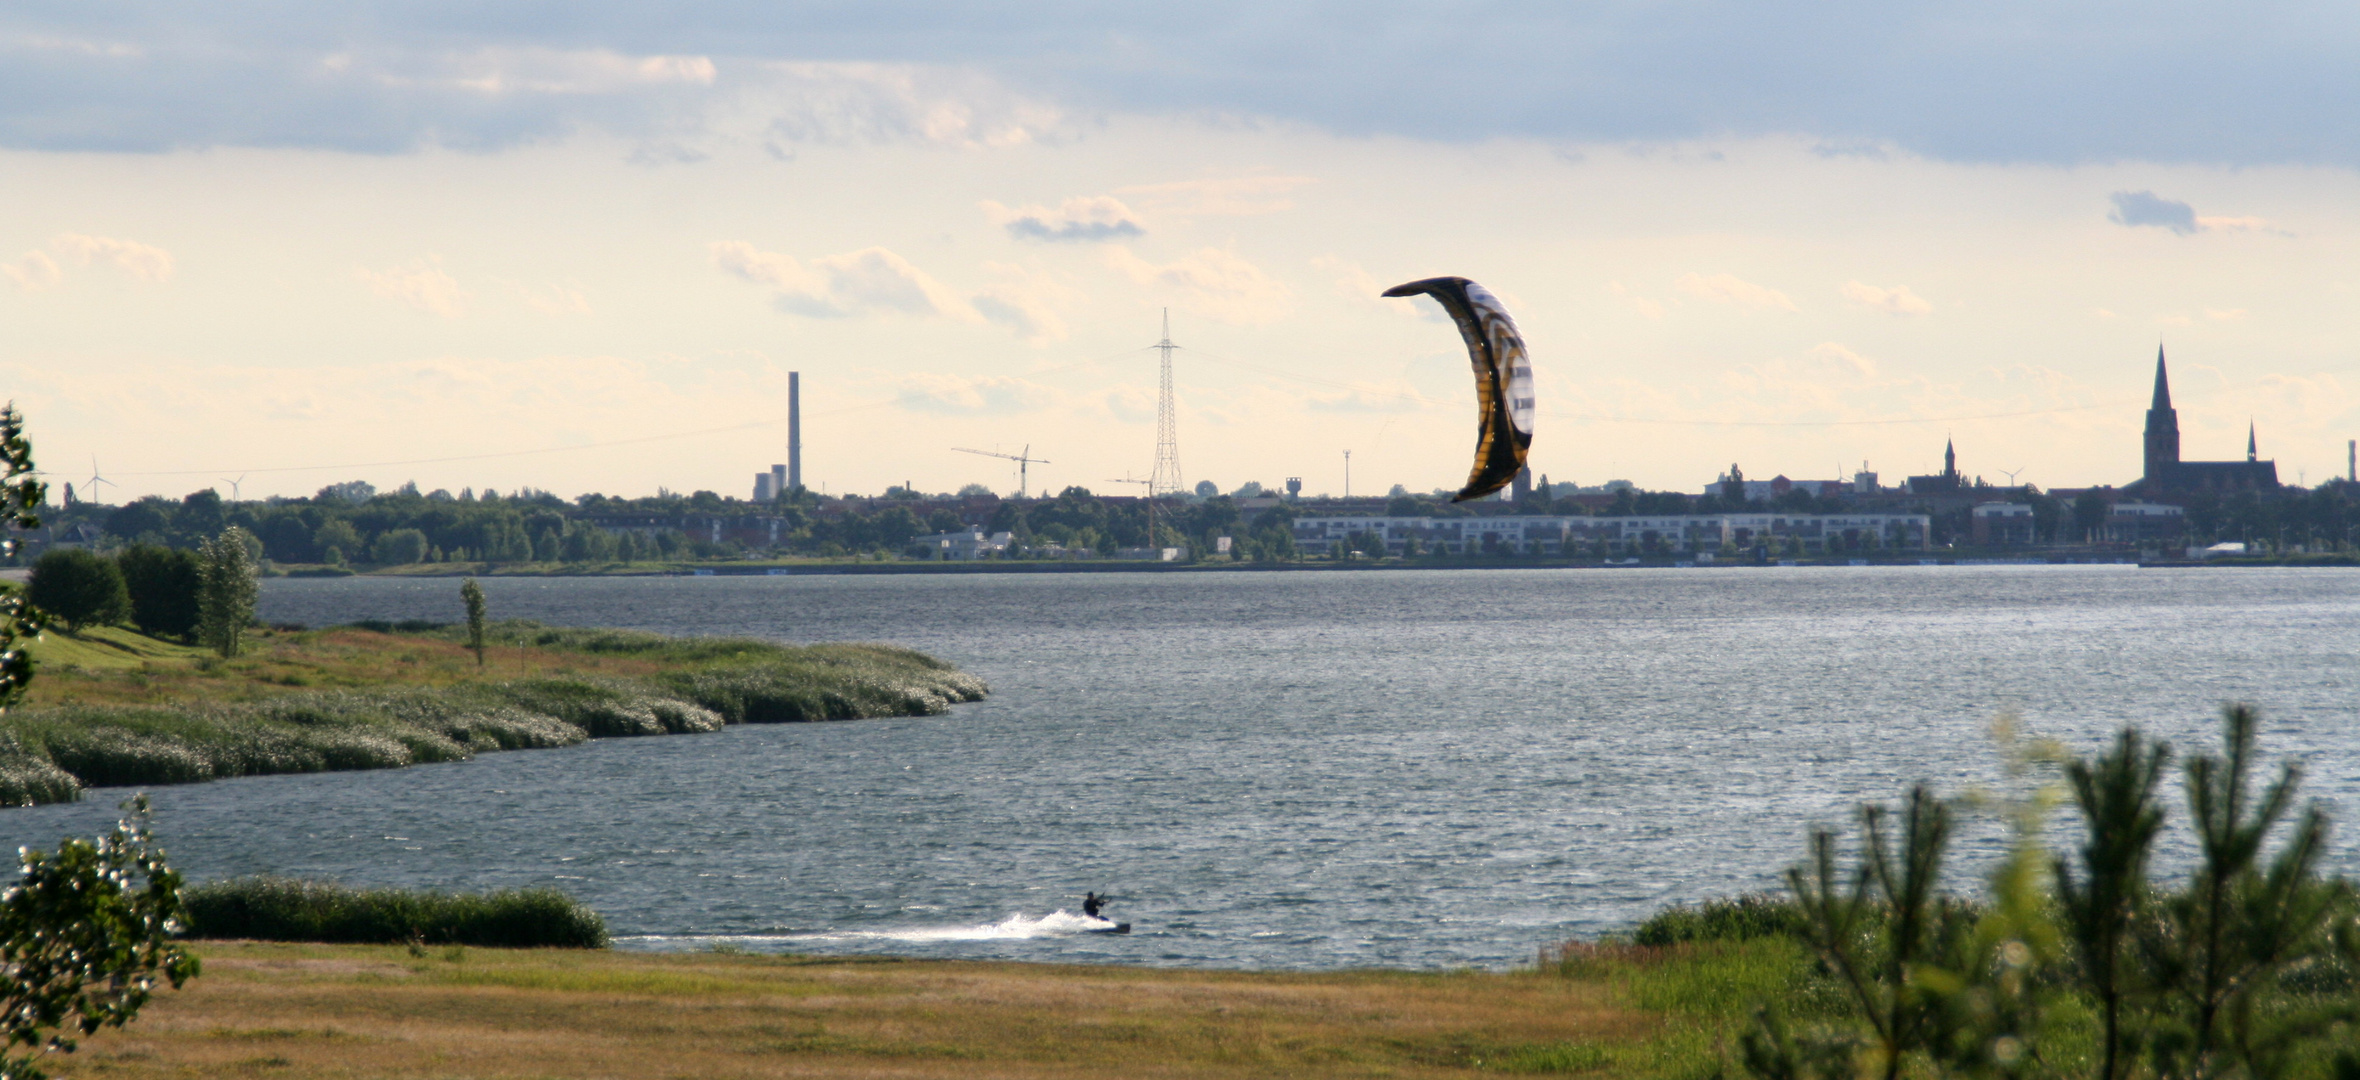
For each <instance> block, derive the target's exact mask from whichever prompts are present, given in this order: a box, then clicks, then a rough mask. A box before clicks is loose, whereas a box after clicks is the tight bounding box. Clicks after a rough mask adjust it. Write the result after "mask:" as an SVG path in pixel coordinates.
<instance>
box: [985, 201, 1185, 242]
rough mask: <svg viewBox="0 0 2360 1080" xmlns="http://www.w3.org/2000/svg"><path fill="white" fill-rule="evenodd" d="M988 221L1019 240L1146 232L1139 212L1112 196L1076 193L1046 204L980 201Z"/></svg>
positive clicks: (1120, 236)
mask: <svg viewBox="0 0 2360 1080" xmlns="http://www.w3.org/2000/svg"><path fill="white" fill-rule="evenodd" d="M982 206H983V212H984V215H985V216H987V217H989V218H991V220H992V224H994V225H998V226H1000V227H1001V228H1004V229H1006V230H1008V235H1010V236H1013V237H1015V238H1017V239H1019V240H1051V241H1056V240H1067V241H1072V240H1080V241H1092V240H1127V239H1131V238H1133V237H1139V236H1145V235H1147V228H1146V226H1144V225H1142V224H1141V223H1140V221H1139V215H1138V214H1137V213H1134V212H1133V211H1132V210H1131V208H1130V207H1128V206H1124V205H1123V202H1122V200H1121V199H1117V198H1115V197H1114V196H1112V195H1090V196H1082V195H1076V196H1074V197H1072V198H1069V199H1067V200H1065V201H1064V202H1061V203H1059V204H1057V206H1056V207H1055V208H1054V209H1052V208H1050V207H1046V206H1013V207H1012V206H1002V205H1000V204H999V203H996V202H993V201H991V200H989V199H986V200H984V202H983V203H982Z"/></svg>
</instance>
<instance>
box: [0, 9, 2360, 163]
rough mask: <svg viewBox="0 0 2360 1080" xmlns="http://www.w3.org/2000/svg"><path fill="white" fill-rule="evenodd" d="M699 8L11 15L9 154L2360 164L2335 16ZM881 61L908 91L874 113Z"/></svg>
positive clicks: (1, 96)
mask: <svg viewBox="0 0 2360 1080" xmlns="http://www.w3.org/2000/svg"><path fill="white" fill-rule="evenodd" d="M686 10H687V12H688V13H687V14H683V15H681V16H679V17H676V18H649V17H647V16H646V15H645V14H644V12H642V11H641V10H639V9H638V8H636V7H634V6H632V5H628V4H603V5H597V4H591V5H574V6H569V7H567V8H565V9H564V10H563V13H562V14H549V13H546V12H543V11H541V10H540V9H530V8H528V9H524V10H521V11H519V10H513V9H509V8H506V7H503V6H498V5H488V6H487V5H437V6H430V7H425V8H420V7H417V6H415V5H407V6H405V5H388V4H383V3H371V4H364V5H363V6H362V7H361V8H360V9H359V11H360V12H361V14H358V15H355V14H354V13H353V11H352V9H350V8H349V6H347V5H295V6H287V5H271V4H263V3H257V2H254V0H222V2H219V3H212V4H190V5H177V6H162V7H158V6H150V7H147V8H143V9H141V13H140V16H139V17H138V18H136V19H134V18H128V17H125V16H124V15H122V14H121V13H120V12H119V11H118V10H116V9H114V8H112V7H109V6H107V5H71V4H67V5H59V4H50V5H33V6H30V7H27V6H25V5H15V6H11V7H9V8H8V9H6V11H5V13H0V145H8V146H15V147H39V148H47V149H101V148H103V149H115V150H125V149H139V150H163V149H170V148H176V147H202V146H215V145H245V146H273V147H315V148H317V147H326V148H332V149H348V150H349V149H370V150H377V151H383V150H403V149H411V148H416V147H421V146H430V145H463V146H476V147H486V146H508V145H518V144H521V143H525V142H529V141H533V140H536V139H540V138H545V137H548V136H551V135H554V134H562V133H565V132H569V131H574V130H581V129H586V128H587V129H598V130H605V131H609V132H616V133H620V134H623V135H625V136H627V137H637V136H638V135H640V134H643V133H646V132H648V131H652V130H660V129H666V128H694V129H699V130H703V129H708V128H712V129H717V128H719V127H721V126H723V125H724V124H725V123H726V122H728V121H731V120H734V119H741V118H743V117H744V116H746V115H750V114H758V113H764V112H767V113H768V114H769V115H771V116H774V117H776V118H778V119H781V120H783V121H785V126H784V127H783V128H782V129H781V131H782V135H785V136H786V137H787V138H789V139H790V141H791V140H792V139H793V138H794V137H795V136H794V135H792V134H788V133H790V132H796V133H801V134H802V135H805V136H811V137H816V138H823V139H824V138H836V137H842V136H850V137H853V138H855V139H865V138H867V137H869V136H871V135H878V134H882V135H885V136H887V137H891V138H896V139H899V138H905V137H913V136H914V137H919V138H925V139H930V140H949V141H951V142H955V143H960V144H969V143H975V144H986V145H1005V143H1004V142H996V141H995V140H1002V139H1006V138H1011V137H1014V136H1015V135H1016V133H1019V132H1021V133H1025V135H1026V137H1033V136H1037V134H1038V133H1039V131H1040V128H1041V125H1040V124H1039V123H1037V122H1035V121H1034V120H1031V119H1026V118H1024V117H1022V116H1020V115H1019V113H1020V112H1021V110H1020V109H1018V108H1016V107H1014V106H1013V105H1011V104H1010V103H1015V102H1036V103H1037V102H1049V101H1054V102H1056V104H1054V105H1039V106H1038V108H1040V109H1043V110H1046V111H1052V112H1054V111H1062V110H1073V111H1079V112H1083V113H1087V114H1092V115H1095V114H1101V113H1105V112H1111V111H1120V112H1129V113H1134V114H1149V115H1162V116H1184V117H1200V118H1212V119H1214V120H1215V121H1216V122H1223V123H1230V124H1237V125H1241V126H1243V125H1250V124H1254V123H1257V122H1262V121H1268V120H1275V121H1278V122H1279V123H1282V124H1301V125H1309V126H1314V127H1318V128H1322V129H1325V130H1330V131H1335V132H1341V133H1345V134H1350V135H1356V136H1357V135H1374V136H1401V137H1409V138H1418V139H1432V140H1439V141H1449V142H1463V143H1472V142H1479V141H1483V140H1488V139H1497V138H1530V139H1537V140H1545V141H1549V142H1553V143H1559V144H1563V143H1568V142H1571V143H1616V144H1622V143H1630V142H1644V141H1680V140H1686V139H1693V138H1698V137H1704V136H1716V137H1717V136H1731V137H1737V138H1748V137H1758V136H1764V135H1778V134H1799V135H1802V136H1804V137H1806V138H1809V139H1812V140H1814V141H1815V142H1817V143H1819V144H1822V145H1827V146H1835V147H1853V146H1880V147H1881V146H1886V145H1890V146H1892V147H1895V148H1896V149H1898V150H1899V151H1901V152H1905V153H1912V154H1922V155H1928V156H1933V157H1938V158H1943V159H1947V160H1959V161H1982V162H1994V161H1996V162H2025V161H2032V162H2042V163H2051V164H2056V163H2078V162H2093V161H2120V160H2141V161H2164V162H2201V163H2206V164H2214V163H2220V164H2228V165H2247V164H2255V163H2268V162H2294V163H2312V164H2335V165H2341V166H2346V167H2349V166H2351V165H2354V164H2360V115H2355V114H2353V113H2352V112H2351V111H2350V110H2333V109H2327V110H2320V109H2299V108H2287V107H2286V104H2285V103H2286V102H2289V101H2343V100H2353V99H2355V98H2360V71H2356V69H2355V68H2354V66H2353V65H2351V64H2350V63H2349V57H2350V56H2351V55H2352V53H2353V51H2354V50H2355V48H2356V47H2360V19H2355V17H2354V16H2353V14H2352V13H2351V12H2350V11H2349V10H2348V9H2347V8H2345V7H2342V6H2337V5H2331V4H2322V3H2316V2H2313V3H2307V4H2305V3H2298V4H2293V5H2280V6H2279V7H2277V8H2273V9H2271V10H2272V13H2269V14H2265V15H2262V16H2256V17H2252V18H2241V19H2229V18H2204V17H2193V16H2183V17H2170V18H2155V19H2149V20H2146V21H2144V22H2142V23H2140V24H2139V25H2138V26H2137V27H2136V28H2135V29H2134V30H2131V31H2126V30H2125V28H2124V26H2123V25H2122V23H2121V15H2120V13H2119V11H2117V10H2116V9H2115V8H2113V7H2110V6H2107V5H2070V4H2065V5H2060V4H2055V3H2045V2H2041V0H1994V2H1993V3H1991V4H1987V5H1984V6H1982V7H1979V8H1977V9H1976V10H1977V22H1976V24H1975V25H1976V26H1977V27H1982V28H1991V27H2000V28H2005V30H2004V32H2000V31H1992V32H1969V33H1961V32H1960V30H1959V27H1960V23H1959V22H1958V15H1957V9H1956V7H1955V5H1945V4H1940V3H1934V2H1931V0H1903V2H1900V3H1871V2H1869V0H1838V2H1835V3H1829V4H1821V5H1812V6H1809V7H1808V8H1806V9H1800V10H1796V9H1791V8H1789V7H1785V6H1780V5H1763V4H1758V3H1746V2H1743V0H1700V2H1698V3H1691V4H1595V5H1565V4H1537V3H1525V4H1493V5H1483V6H1481V7H1478V8H1475V9H1462V8H1459V7H1448V6H1444V7H1416V6H1406V7H1404V6H1393V7H1381V8H1376V9H1369V10H1357V9H1355V10H1350V11H1349V13H1347V12H1346V9H1344V8H1339V7H1333V6H1315V7H1311V8H1303V9H1293V8H1289V9H1285V10H1282V11H1280V12H1277V13H1275V14H1274V13H1272V12H1271V11H1270V10H1269V9H1268V8H1267V6H1266V5H1263V4H1259V3H1255V2H1253V0H1206V2H1205V3H1201V4H1197V5H1191V6H1189V7H1187V8H1185V9H1173V8H1168V7H1162V6H1157V5H1138V4H1118V3H1111V2H1108V0H1082V2H1078V3H1068V4H1058V5H1030V6H1027V5H986V6H982V7H977V6H973V5H953V4H943V3H935V4H924V3H921V4H916V5H910V4H900V5H852V6H845V5H837V6H824V5H822V6H814V5H808V4H786V5H739V4H699V5H692V6H691V7H690V8H688V9H686ZM822 58H825V62H820V61H821V59H822ZM1273 58H1284V59H1283V62H1282V61H1277V60H1274V59H1273ZM857 64H866V65H869V66H871V67H872V68H874V69H875V70H876V71H878V72H881V73H883V74H880V75H878V76H876V77H874V78H872V79H870V81H869V84H868V85H867V86H866V87H865V88H864V87H861V86H857V85H852V84H851V83H850V82H848V80H847V79H846V75H847V71H848V69H851V68H852V67H853V66H854V65H857ZM706 65H710V66H709V67H708V66H706ZM1469 71H1480V72H1481V73H1482V74H1483V77H1482V78H1479V79H1470V78H1467V77H1466V73H1467V72H1469ZM1995 72H2004V73H2005V77H1994V74H1993V73H1995ZM814 73H816V74H814ZM896 78H899V79H903V80H906V81H907V83H908V84H909V86H908V89H907V90H906V91H905V90H903V89H901V88H899V87H897V86H895V85H894V80H895V79H896ZM814 82H816V83H818V84H819V85H817V86H815V85H812V84H813V83H814ZM1402 87H1416V88H1418V89H1417V91H1416V92H1414V93H1405V92H1402V90H1401V88H1402Z"/></svg>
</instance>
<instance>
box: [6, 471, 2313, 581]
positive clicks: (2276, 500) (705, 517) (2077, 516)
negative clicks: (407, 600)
mask: <svg viewBox="0 0 2360 1080" xmlns="http://www.w3.org/2000/svg"><path fill="white" fill-rule="evenodd" d="M1564 487H1565V485H1557V490H1563V488H1564ZM1543 490H1547V489H1543ZM1396 492H1397V494H1395V495H1394V496H1393V497H1392V498H1391V499H1389V500H1387V501H1386V504H1385V513H1386V514H1387V515H1388V516H1393V517H1452V516H1462V515H1467V514H1472V513H1475V512H1476V511H1475V510H1473V509H1471V508H1470V507H1468V506H1466V505H1464V504H1453V503H1450V502H1447V501H1445V500H1443V499H1441V498H1438V497H1435V496H1430V495H1410V494H1404V493H1399V489H1396ZM1994 497H1998V491H1997V489H1995V490H1994ZM2008 497H2009V498H2012V499H2018V500H2021V501H2027V502H2030V503H2031V504H2032V508H2033V514H2034V527H2035V532H2036V534H2037V536H2038V539H2039V540H2041V541H2043V542H2064V543H2070V542H2075V541H2078V540H2080V539H2081V538H2083V537H2085V536H2088V535H2090V534H2091V532H2092V531H2093V530H2095V529H2096V528H2097V527H2098V526H2099V525H2100V524H2101V523H2102V522H2103V521H2104V520H2105V518H2106V515H2107V513H2108V508H2109V500H2108V499H2107V498H2106V497H2105V496H2104V495H2102V494H2100V493H2097V492H2090V493H2087V494H2084V495H2082V496H2080V497H2079V498H2077V499H2067V498H2060V497H2057V496H2053V495H2049V494H2046V493H2043V492H2040V491H2038V490H2037V489H2034V490H2032V491H2030V492H2029V493H2017V492H2010V493H2009V494H2008ZM2181 502H2182V504H2183V505H2184V506H2185V507H2186V511H2187V518H2186V520H2187V525H2188V532H2189V538H2190V539H2191V540H2193V541H2199V542H2211V541H2213V540H2221V539H2229V540H2257V541H2268V542H2270V543H2272V544H2293V543H2303V544H2309V545H2313V546H2314V547H2316V546H2317V545H2320V544H2322V543H2328V544H2346V545H2348V544H2350V543H2352V542H2353V541H2354V540H2355V539H2360V537H2356V536H2355V530H2356V529H2360V485H2354V484H2351V483H2348V482H2346V481H2343V480H2332V481H2329V482H2327V483H2324V484H2321V485H2319V486H2318V487H2316V488H2309V489H2305V488H2300V487H2288V488H2285V489H2282V491H2281V492H2279V493H2277V494H2275V495H2268V496H2264V495H2261V494H2257V493H2254V492H2240V493H2236V494H2232V495H2228V496H2220V495H2213V494H2200V495H2196V496H2193V497H2190V498H2187V499H2184V500H2181ZM1319 505H1320V504H1319V503H1318V502H1316V501H1313V502H1307V503H1282V504H1280V505H1279V506H1276V507H1271V508H1268V509H1263V510H1259V511H1256V512H1253V513H1250V514H1249V513H1247V512H1244V511H1242V510H1240V508H1239V507H1238V505H1237V503H1236V501H1235V500H1234V499H1232V498H1231V497H1229V496H1214V497H1211V498H1198V499H1190V500H1182V499H1177V498H1173V499H1163V500H1158V501H1157V502H1156V504H1155V507H1154V533H1153V535H1152V536H1150V534H1149V508H1148V504H1147V503H1146V502H1145V501H1143V500H1140V499H1136V498H1121V499H1103V498H1100V497H1098V496H1096V495H1095V494H1093V493H1092V492H1090V491H1089V490H1088V489H1086V488H1081V487H1069V488H1066V489H1065V490H1064V491H1063V492H1060V493H1059V494H1058V495H1057V496H1056V497H1054V498H1048V499H1037V500H1025V501H1018V500H996V499H992V498H990V497H988V496H985V497H983V498H981V499H975V498H961V497H954V496H931V497H929V496H922V495H917V494H915V493H911V492H907V491H904V490H903V489H901V488H895V489H893V490H892V491H891V492H889V493H888V495H887V496H886V497H883V498H875V499H867V498H823V497H821V496H819V495H817V494H814V493H811V492H799V493H797V495H796V496H794V497H792V498H790V499H789V500H787V501H784V502H776V503H755V502H748V501H745V500H741V499H729V498H723V497H721V496H720V495H716V494H714V493H713V492H710V491H699V492H696V493H694V494H690V495H680V494H675V493H669V492H666V493H661V494H658V495H657V496H655V497H652V498H642V499H622V498H612V497H609V496H605V495H598V494H590V495H583V496H581V497H579V498H576V499H574V500H572V501H570V502H569V501H567V500H564V499H560V498H558V497H557V496H555V495H552V494H550V493H548V492H544V491H535V490H533V489H530V488H525V489H521V490H519V491H516V492H513V493H511V494H508V495H505V496H503V495H501V494H499V493H497V492H494V491H489V490H487V491H485V492H483V493H482V494H481V495H478V494H477V493H475V492H474V491H472V490H468V491H462V492H460V493H459V494H457V495H452V494H450V493H449V492H445V491H435V492H431V493H420V492H419V491H418V490H417V488H416V487H415V486H414V485H405V486H404V487H402V488H401V489H399V490H396V491H390V492H379V491H377V490H375V489H374V488H372V487H370V486H369V485H368V484H365V483H361V482H357V481H355V482H351V483H344V484H334V485H330V486H328V487H325V488H322V489H320V491H319V493H318V494H315V495H313V496H311V497H310V498H295V499H271V500H268V501H257V502H229V501H227V500H224V499H223V498H222V497H221V496H220V494H219V493H218V492H215V491H212V490H210V489H208V490H205V491H199V492H195V493H193V494H190V495H188V496H186V497H184V498H181V499H178V500H174V499H167V498H163V497H160V496H149V497H147V498H143V499H140V500H138V501H136V502H133V503H130V504H128V505H125V506H120V507H113V508H106V507H93V506H88V505H87V504H85V505H83V506H78V507H76V508H74V509H72V510H68V511H65V512H63V513H61V514H56V515H52V517H51V519H50V520H51V521H52V523H53V524H57V525H72V524H75V523H78V522H87V523H89V524H92V525H95V526H97V527H98V528H99V529H100V530H102V532H103V534H104V535H105V536H106V537H108V538H110V542H111V543H119V544H130V543H138V542H145V543H152V544H158V545H162V546H167V547H177V548H194V547H196V546H197V545H198V544H200V543H202V542H203V540H204V539H205V538H207V537H211V536H215V535H218V534H219V533H220V532H221V530H222V529H224V528H226V527H228V526H231V525H238V526H243V527H244V528H245V529H247V530H248V531H249V532H252V533H253V534H254V535H255V536H256V537H258V538H260V540H261V542H262V548H263V551H262V554H263V555H264V556H265V557H267V558H269V559H271V560H272V561H274V562H279V563H294V564H309V563H327V564H341V563H364V564H370V565H379V566H383V565H402V564H408V563H417V562H469V563H494V564H506V563H617V562H621V563H633V562H649V561H686V560H700V559H721V558H735V557H737V556H739V555H742V554H744V553H746V552H748V551H771V552H777V553H781V554H791V555H816V556H840V555H852V554H886V555H891V554H900V553H902V552H904V551H905V550H907V549H908V547H909V544H910V541H911V539H912V538H914V537H919V536H926V535H930V534H937V533H947V532H956V531H959V530H962V529H965V528H968V527H971V526H982V527H984V528H986V529H987V530H989V531H991V532H1009V533H1013V534H1014V535H1015V538H1016V541H1017V543H1018V545H1019V546H1020V547H1025V548H1034V549H1036V551H1050V550H1052V549H1050V548H1049V545H1052V544H1053V545H1056V546H1057V547H1058V548H1062V549H1065V550H1068V551H1072V550H1086V551H1093V552H1098V553H1102V554H1111V553H1113V552H1114V551H1116V550H1117V549H1121V548H1140V547H1149V546H1158V547H1180V546H1184V547H1187V548H1189V549H1190V550H1191V551H1192V552H1194V553H1196V554H1199V555H1202V554H1207V553H1210V552H1212V551H1214V549H1215V546H1216V545H1215V543H1214V541H1215V539H1216V538H1218V537H1222V536H1227V537H1230V538H1232V553H1233V557H1235V558H1238V559H1245V560H1266V559H1267V560H1289V559H1293V558H1295V557H1296V551H1295V543H1294V535H1293V530H1292V524H1293V520H1294V517H1295V515H1296V514H1297V513H1319V512H1321V511H1320V510H1319V509H1318V507H1319ZM978 507H982V508H984V509H978ZM1495 508H1496V511H1510V512H1515V513H1525V514H1551V515H1557V516H1565V517H1577V516H1588V515H1597V516H1604V517H1626V516H1633V515H1671V514H1711V513H1741V512H1759V511H1768V510H1775V511H1784V512H1786V513H1796V514H1824V513H1839V512H1844V511H1846V510H1851V509H1857V507H1856V506H1854V504H1852V503H1851V502H1850V501H1849V500H1846V499H1844V498H1841V497H1835V498H1821V497H1818V496H1814V495H1812V494H1810V493H1809V492H1808V491H1806V490H1803V489H1800V488H1798V489H1796V490H1793V491H1790V492H1788V493H1786V494H1785V495H1782V496H1780V497H1778V498H1777V499H1775V500H1754V501H1752V502H1746V501H1742V500H1737V499H1732V498H1728V497H1724V496H1718V495H1701V496H1700V495H1687V494H1683V493H1680V492H1674V491H1641V490H1638V489H1636V488H1623V489H1620V490H1618V491H1617V492H1615V494H1614V495H1613V496H1612V497H1611V499H1606V498H1601V497H1596V496H1572V495H1564V496H1559V497H1556V498H1551V497H1548V496H1547V495H1543V494H1540V493H1539V492H1535V493H1533V494H1532V495H1530V496H1528V497H1527V498H1525V499H1523V500H1521V501H1519V502H1516V503H1514V504H1512V505H1511V504H1499V503H1492V504H1487V505H1485V506H1484V511H1485V512H1496V511H1495ZM1885 508H1887V509H1914V510H1915V511H1917V512H1924V513H1932V511H1931V508H1929V507H1923V506H1914V507H1913V506H1910V505H1906V504H1905V505H1902V506H1898V507H1895V506H1890V505H1887V506H1885ZM1933 518H1934V521H1933V525H1934V535H1933V540H1934V541H1935V542H1936V543H1947V542H1949V541H1950V540H1952V539H1953V538H1954V537H1963V536H1964V535H1965V534H1966V533H1967V532H1968V524H1969V522H1968V518H1967V512H1966V511H1964V510H1956V511H1952V512H1948V513H1935V514H1933ZM773 525H775V529H774V528H773ZM774 537H775V539H774Z"/></svg>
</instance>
